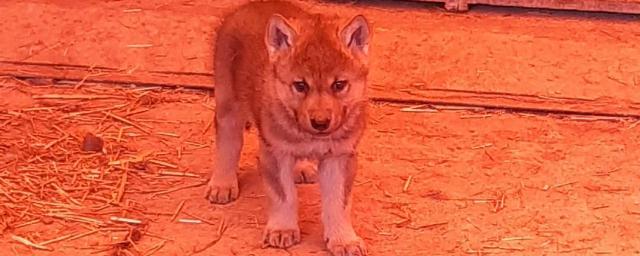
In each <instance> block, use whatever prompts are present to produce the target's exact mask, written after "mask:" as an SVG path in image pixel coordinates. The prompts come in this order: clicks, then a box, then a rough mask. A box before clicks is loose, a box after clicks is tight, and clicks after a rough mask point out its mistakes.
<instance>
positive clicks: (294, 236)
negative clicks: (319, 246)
mask: <svg viewBox="0 0 640 256" xmlns="http://www.w3.org/2000/svg"><path fill="white" fill-rule="evenodd" d="M298 243H300V230H299V229H280V230H277V229H269V228H267V229H266V230H265V231H264V235H263V241H262V247H265V248H266V247H275V248H283V249H284V248H289V247H291V246H293V245H296V244H298Z"/></svg>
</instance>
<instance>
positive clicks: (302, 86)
mask: <svg viewBox="0 0 640 256" xmlns="http://www.w3.org/2000/svg"><path fill="white" fill-rule="evenodd" d="M293 89H294V90H296V92H299V93H306V92H307V91H309V84H307V82H305V81H295V82H293Z"/></svg>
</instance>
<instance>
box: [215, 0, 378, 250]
mask: <svg viewBox="0 0 640 256" xmlns="http://www.w3.org/2000/svg"><path fill="white" fill-rule="evenodd" d="M370 31H371V30H370V29H369V23H368V22H367V20H366V19H365V18H364V17H363V16H356V17H354V18H352V19H351V20H342V21H341V20H340V19H339V18H332V17H325V16H321V15H317V14H310V13H307V12H305V11H304V10H303V9H302V8H300V7H297V6H295V5H293V4H291V3H288V2H282V1H272V2H252V3H249V4H247V5H244V6H242V7H240V8H239V9H237V10H236V11H235V12H234V13H232V14H230V15H228V16H227V17H226V18H225V19H224V21H223V24H222V26H221V27H220V29H219V30H218V35H217V40H216V51H215V61H214V69H215V70H214V74H215V83H216V84H215V88H216V90H215V100H216V118H215V120H216V122H215V123H216V149H217V150H216V151H217V152H216V158H215V159H216V166H215V168H214V169H213V171H212V176H211V179H210V181H209V184H208V186H207V190H206V196H207V198H208V199H209V200H210V201H211V202H212V203H218V204H225V203H229V202H231V201H233V200H235V199H237V198H238V196H239V190H238V179H237V175H236V170H237V168H238V162H239V158H240V151H241V149H242V144H243V130H244V129H243V128H244V126H245V122H247V121H253V122H254V123H255V124H256V127H257V129H258V134H259V137H260V156H259V164H258V168H259V169H260V171H261V172H262V176H263V178H264V185H265V186H264V188H265V192H266V194H267V196H268V198H269V202H270V207H269V211H268V221H267V225H266V228H265V231H264V236H263V237H264V244H265V245H268V246H273V247H279V248H286V247H290V246H292V245H294V244H296V243H298V242H299V241H300V229H299V227H298V214H297V207H298V206H297V193H296V189H295V185H294V180H295V177H294V176H295V174H294V170H295V166H296V164H299V163H300V162H301V161H303V160H304V159H313V160H315V161H316V163H317V167H318V180H319V182H320V190H321V194H322V213H323V214H322V218H323V224H324V237H325V240H326V241H327V247H328V248H329V250H330V251H331V252H332V253H333V254H334V255H366V249H365V245H364V242H363V241H362V239H360V237H359V236H357V235H356V233H355V231H354V230H353V227H352V225H351V217H350V209H351V200H350V198H351V187H352V185H353V180H354V178H355V174H356V166H357V164H356V161H357V156H356V147H357V145H358V142H359V140H360V138H361V136H362V133H363V131H364V129H365V123H366V109H367V98H366V95H365V92H366V84H367V76H368V72H369V67H368V55H369V40H370V34H371V32H370Z"/></svg>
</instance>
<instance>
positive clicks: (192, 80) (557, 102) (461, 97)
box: [0, 61, 640, 118]
mask: <svg viewBox="0 0 640 256" xmlns="http://www.w3.org/2000/svg"><path fill="white" fill-rule="evenodd" d="M0 76H13V77H17V78H19V79H27V80H28V79H51V80H53V81H54V82H55V81H72V82H76V83H82V82H91V83H111V84H138V85H148V86H168V87H175V86H180V87H185V88H200V89H214V83H213V74H209V73H185V72H161V71H157V72H153V71H135V72H131V73H128V72H126V71H124V70H117V69H113V68H104V67H88V66H80V65H61V64H50V63H27V62H9V61H0ZM400 87H406V86H400ZM370 95H371V98H372V100H374V101H380V102H396V103H418V104H434V105H455V106H469V107H481V108H487V109H501V110H510V111H520V112H542V113H558V114H577V115H599V116H614V117H633V118H640V103H637V102H630V101H620V100H616V99H613V98H597V99H578V98H558V97H544V96H537V95H526V94H512V93H500V92H485V91H465V90H453V89H414V90H410V89H403V90H398V91H391V92H390V91H388V90H386V89H385V87H383V86H379V85H375V84H372V85H371V88H370Z"/></svg>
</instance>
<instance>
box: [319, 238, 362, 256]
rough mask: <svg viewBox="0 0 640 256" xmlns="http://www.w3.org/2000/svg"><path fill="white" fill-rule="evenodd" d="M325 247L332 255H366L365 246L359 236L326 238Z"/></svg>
mask: <svg viewBox="0 0 640 256" xmlns="http://www.w3.org/2000/svg"><path fill="white" fill-rule="evenodd" d="M327 249H329V251H330V252H331V255H333V256H365V255H368V253H367V246H366V245H365V243H364V241H362V239H361V238H359V237H355V238H354V239H340V238H335V239H328V242H327Z"/></svg>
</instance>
